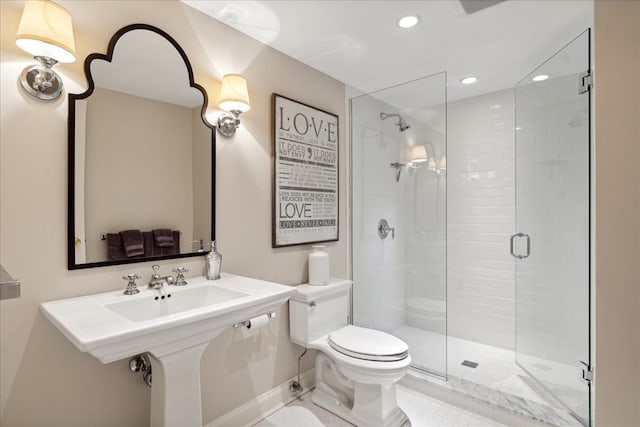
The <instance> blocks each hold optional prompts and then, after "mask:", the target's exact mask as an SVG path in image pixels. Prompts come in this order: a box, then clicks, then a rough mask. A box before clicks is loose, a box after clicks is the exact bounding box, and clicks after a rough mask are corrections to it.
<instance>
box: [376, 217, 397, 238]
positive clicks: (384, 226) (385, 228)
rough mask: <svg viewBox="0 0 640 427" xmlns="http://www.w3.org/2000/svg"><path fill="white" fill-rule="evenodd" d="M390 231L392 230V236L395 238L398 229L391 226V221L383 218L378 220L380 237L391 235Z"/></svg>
mask: <svg viewBox="0 0 640 427" xmlns="http://www.w3.org/2000/svg"><path fill="white" fill-rule="evenodd" d="M389 232H391V238H392V239H395V238H396V229H395V228H394V227H391V226H389V222H388V221H387V220H386V219H384V218H382V219H381V220H380V221H378V237H380V238H381V239H386V238H387V236H388V235H389Z"/></svg>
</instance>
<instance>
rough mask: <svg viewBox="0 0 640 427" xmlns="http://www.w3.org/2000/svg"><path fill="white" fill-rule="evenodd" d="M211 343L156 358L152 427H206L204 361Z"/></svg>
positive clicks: (153, 365)
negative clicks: (202, 361) (202, 362)
mask: <svg viewBox="0 0 640 427" xmlns="http://www.w3.org/2000/svg"><path fill="white" fill-rule="evenodd" d="M207 345H209V342H208V341H207V342H205V343H202V344H197V345H194V346H192V347H188V348H184V349H181V350H178V351H174V352H170V353H164V354H160V352H158V351H156V352H150V354H151V356H152V362H151V364H152V367H153V377H152V381H153V383H152V386H151V423H150V424H151V427H174V426H180V427H202V393H201V390H200V359H201V358H202V353H203V352H204V349H205V348H207Z"/></svg>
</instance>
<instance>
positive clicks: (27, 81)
mask: <svg viewBox="0 0 640 427" xmlns="http://www.w3.org/2000/svg"><path fill="white" fill-rule="evenodd" d="M34 58H35V59H36V60H37V61H38V62H40V64H39V65H31V66H29V67H27V68H25V69H24V70H22V74H20V83H22V88H23V89H24V90H25V91H26V92H27V93H28V94H29V95H31V96H33V97H34V98H38V99H42V100H45V101H50V100H52V99H56V98H58V97H59V96H60V94H61V93H62V88H63V85H62V79H61V78H60V76H59V75H58V74H57V73H56V72H55V71H53V70H52V69H51V67H53V66H54V65H55V64H56V63H57V62H58V61H56V60H55V59H52V58H47V57H46V56H35V57H34Z"/></svg>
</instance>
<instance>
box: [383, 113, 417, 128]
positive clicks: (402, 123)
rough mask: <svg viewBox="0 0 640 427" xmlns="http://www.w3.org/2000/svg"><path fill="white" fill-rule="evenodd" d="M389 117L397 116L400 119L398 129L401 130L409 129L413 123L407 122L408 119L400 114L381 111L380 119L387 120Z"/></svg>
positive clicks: (397, 123) (397, 124)
mask: <svg viewBox="0 0 640 427" xmlns="http://www.w3.org/2000/svg"><path fill="white" fill-rule="evenodd" d="M389 117H397V118H398V121H397V122H396V124H395V125H396V126H398V130H399V131H400V132H404V131H405V130H407V129H410V128H411V125H410V124H409V123H407V121H406V120H405V119H404V118H402V116H401V115H400V114H389V113H380V120H386V119H388V118H389Z"/></svg>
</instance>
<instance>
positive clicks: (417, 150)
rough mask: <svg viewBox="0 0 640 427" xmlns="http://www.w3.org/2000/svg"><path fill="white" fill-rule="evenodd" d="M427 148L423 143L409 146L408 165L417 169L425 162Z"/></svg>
mask: <svg viewBox="0 0 640 427" xmlns="http://www.w3.org/2000/svg"><path fill="white" fill-rule="evenodd" d="M427 160H428V158H427V149H426V147H425V146H424V145H414V146H413V147H411V161H410V162H409V167H411V168H413V169H419V168H421V167H422V166H424V165H425V163H426V162H427Z"/></svg>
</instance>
